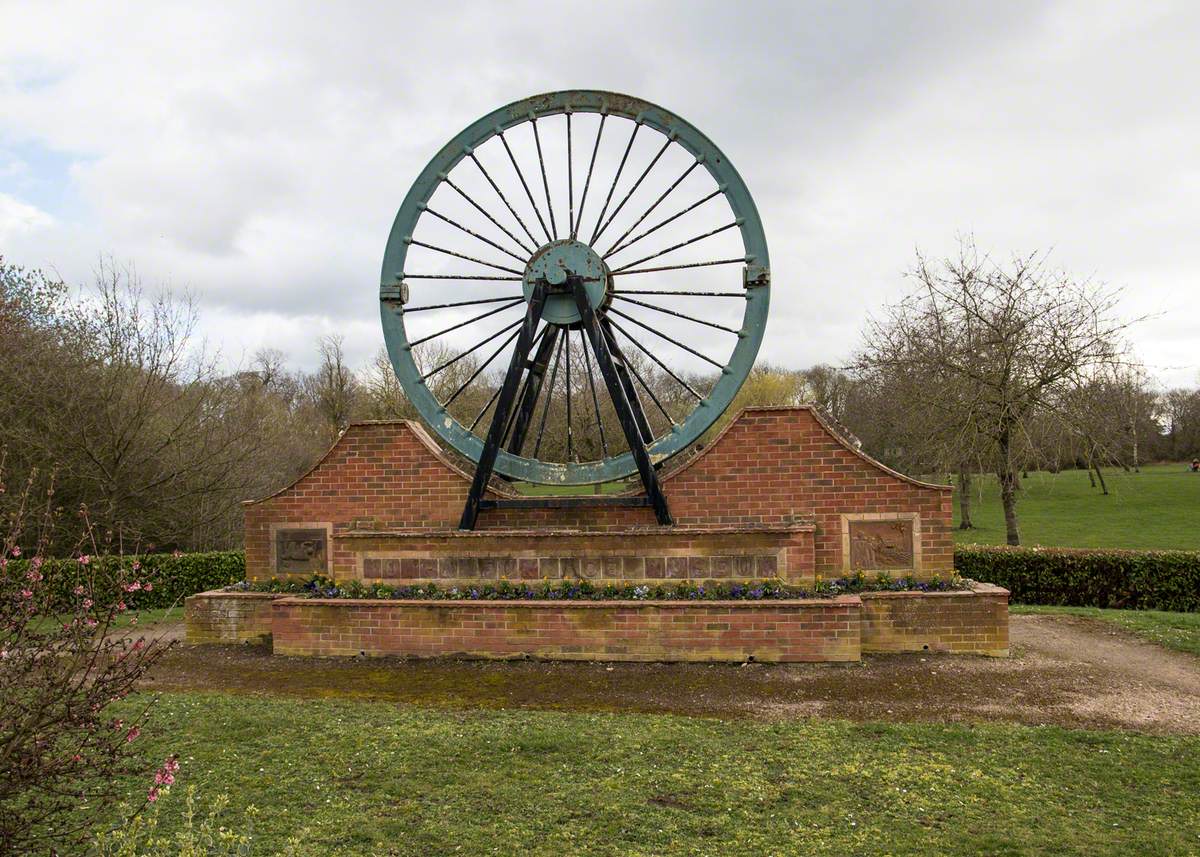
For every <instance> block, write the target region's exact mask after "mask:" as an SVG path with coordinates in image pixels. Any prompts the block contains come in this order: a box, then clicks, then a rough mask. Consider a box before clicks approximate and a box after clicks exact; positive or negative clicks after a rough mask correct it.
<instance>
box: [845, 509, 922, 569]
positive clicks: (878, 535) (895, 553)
mask: <svg viewBox="0 0 1200 857" xmlns="http://www.w3.org/2000/svg"><path fill="white" fill-rule="evenodd" d="M913 547H914V546H913V522H912V520H911V519H903V520H896V521H850V568H851V569H853V570H854V571H858V570H860V569H862V570H867V571H879V570H884V569H887V570H891V569H900V570H910V569H912V568H913V555H914V553H915V551H914V549H913Z"/></svg>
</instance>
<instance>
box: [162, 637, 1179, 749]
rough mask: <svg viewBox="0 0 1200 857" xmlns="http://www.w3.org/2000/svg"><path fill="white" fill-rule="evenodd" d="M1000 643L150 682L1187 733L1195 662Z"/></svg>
mask: <svg viewBox="0 0 1200 857" xmlns="http://www.w3.org/2000/svg"><path fill="white" fill-rule="evenodd" d="M166 630H167V632H168V633H170V634H171V635H172V636H174V637H178V636H179V630H178V629H177V628H171V627H170V626H167V629H166ZM1011 643H1012V650H1013V657H1011V658H1008V659H991V658H976V657H953V656H937V655H872V656H868V657H867V658H866V659H865V661H864V662H863V664H862V665H853V666H833V665H807V664H804V665H782V666H771V665H765V664H749V665H736V664H580V663H554V662H546V663H539V662H529V661H521V662H490V661H453V660H442V661H405V660H400V659H390V658H389V659H374V660H357V659H338V660H334V659H317V658H285V657H274V656H272V655H271V654H270V653H269V650H268V649H267V648H265V647H261V646H200V647H190V646H187V645H186V644H181V645H178V646H177V647H176V649H175V651H173V652H171V653H169V654H168V655H167V656H166V658H164V660H163V661H162V662H161V663H160V664H159V666H158V667H157V668H156V670H155V672H154V675H153V678H152V680H151V682H150V685H151V686H152V687H155V688H158V689H162V690H225V691H233V692H245V693H268V694H278V695H287V696H300V697H310V698H333V697H337V698H360V699H379V700H393V701H396V702H399V703H406V704H414V705H429V706H437V707H451V708H453V707H470V708H476V707H484V708H546V709H556V710H569V711H640V712H662V713H678V714H689V715H700V716H710V717H722V718H742V717H751V718H756V719H765V720H775V719H789V718H794V717H806V716H820V717H841V718H849V719H853V720H917V721H936V722H955V721H968V722H969V721H981V720H987V721H1009V722H1016V723H1026V724H1043V723H1045V724H1057V725H1061V726H1068V727H1089V728H1119V729H1135V730H1139V731H1145V732H1155V733H1173V734H1200V658H1196V657H1194V656H1192V655H1187V654H1183V653H1178V652H1172V651H1169V650H1167V649H1164V648H1161V647H1159V646H1156V645H1154V644H1153V643H1148V642H1144V641H1142V640H1139V639H1138V638H1136V637H1134V636H1132V635H1131V634H1129V633H1128V632H1126V631H1123V630H1121V629H1118V628H1114V627H1113V626H1112V625H1108V624H1105V623H1102V622H1098V621H1094V620H1090V619H1079V618H1075V617H1070V616H1013V617H1012V625H1011Z"/></svg>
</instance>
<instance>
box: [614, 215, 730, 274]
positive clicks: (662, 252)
mask: <svg viewBox="0 0 1200 857" xmlns="http://www.w3.org/2000/svg"><path fill="white" fill-rule="evenodd" d="M738 225H740V224H739V223H738V221H736V220H734V221H733V222H732V223H726V224H725V225H724V226H718V227H717V228H716V229H711V230H709V231H708V232H705V233H704V234H703V235H697V236H696V237H695V238H689V239H688V240H687V241H680V242H679V243H678V244H672V245H671V246H670V247H667V248H666V249H663V250H659V251H658V252H657V253H651V254H650V255H649V256H643V257H642V258H640V259H638V260H636V261H634V262H630V263H629V264H627V265H622V266H621V267H620V268H617V269H616V270H614V271H613V273H614V274H616V273H619V272H621V271H625V270H627V269H629V268H632V267H633V266H634V265H640V264H642V263H643V262H649V261H650V260H651V259H657V258H658V257H659V256H665V255H667V254H668V253H671V252H673V251H675V250H678V249H680V248H681V247H687V246H688V245H689V244H695V243H696V242H697V241H703V240H704V239H705V238H711V237H712V236H714V235H720V234H721V233H722V232H725V231H726V230H728V229H733V228H734V227H735V226H738Z"/></svg>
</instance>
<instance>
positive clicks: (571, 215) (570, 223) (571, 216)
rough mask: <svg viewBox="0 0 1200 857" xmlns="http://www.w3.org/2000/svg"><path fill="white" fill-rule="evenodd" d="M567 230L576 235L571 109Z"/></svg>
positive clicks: (568, 123)
mask: <svg viewBox="0 0 1200 857" xmlns="http://www.w3.org/2000/svg"><path fill="white" fill-rule="evenodd" d="M567 232H568V233H570V234H569V235H568V237H569V238H574V237H575V173H574V171H573V170H572V169H571V111H570V110H568V111H567Z"/></svg>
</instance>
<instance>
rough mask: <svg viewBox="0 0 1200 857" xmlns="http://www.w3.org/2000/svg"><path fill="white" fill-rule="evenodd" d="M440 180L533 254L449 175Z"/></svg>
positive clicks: (518, 244) (530, 252)
mask: <svg viewBox="0 0 1200 857" xmlns="http://www.w3.org/2000/svg"><path fill="white" fill-rule="evenodd" d="M442 181H444V182H445V183H446V184H448V185H450V187H452V188H454V190H455V191H457V192H458V195H459V196H461V197H462V198H463V199H465V200H466V201H467V202H469V203H470V204H471V205H473V206H475V210H476V211H478V212H479V213H480V214H482V215H483V216H484V217H486V218H487V219H488V220H490V221H492V223H494V224H496V228H497V229H499V230H500V231H501V232H503V233H504V234H505V235H507V236H508V237H509V238H511V239H512V240H513V241H514V242H515V243H516V245H517V246H518V247H520V248H521V249H522V250H524V251H525V252H526V253H529V254H530V255H532V254H533V250H532V249H530V248H529V247H527V246H526V245H525V242H524V241H522V240H521V239H520V238H518V237H517V236H516V235H513V234H512V233H511V232H509V231H508V229H507V228H506V227H504V226H502V225H501V224H500V221H499V220H497V219H496V218H494V217H492V214H491V212H490V211H488V210H487V209H486V208H484V207H483V206H482V205H480V204H479V203H477V202H476V201H475V200H473V199H472V198H471V197H470V196H468V195H467V192H466V191H465V190H463V189H462V188H460V187H459V186H458V185H456V184H455V183H454V182H453V181H452V180H451V179H450V177H449V176H447V177H446V178H444V179H442ZM535 243H536V242H535Z"/></svg>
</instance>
